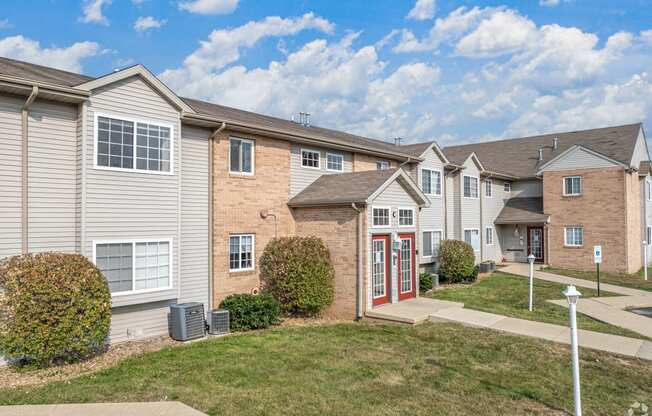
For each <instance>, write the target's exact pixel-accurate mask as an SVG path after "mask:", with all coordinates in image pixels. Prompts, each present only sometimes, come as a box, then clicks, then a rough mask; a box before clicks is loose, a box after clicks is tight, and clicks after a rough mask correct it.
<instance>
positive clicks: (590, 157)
mask: <svg viewBox="0 0 652 416" xmlns="http://www.w3.org/2000/svg"><path fill="white" fill-rule="evenodd" d="M613 166H617V165H616V164H615V163H614V162H611V161H609V160H607V159H605V158H603V157H600V156H596V155H595V154H593V153H590V152H588V151H586V150H584V149H581V148H577V149H574V150H572V151H570V152H569V153H567V154H566V155H565V156H563V157H561V158H559V159H557V160H555V161H554V162H552V163H551V164H550V165H548V166H546V168H545V169H544V170H543V171H544V172H545V171H559V170H575V169H591V168H610V167H613Z"/></svg>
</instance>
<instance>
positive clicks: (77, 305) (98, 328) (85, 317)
mask: <svg viewBox="0 0 652 416" xmlns="http://www.w3.org/2000/svg"><path fill="white" fill-rule="evenodd" d="M0 293H2V294H0V353H1V354H4V355H5V356H7V357H8V358H9V359H11V360H15V361H17V362H19V363H23V364H30V365H35V366H39V367H43V366H47V365H52V364H58V363H62V362H73V361H77V360H79V359H83V358H87V357H89V356H91V355H94V354H96V353H98V352H101V351H103V349H104V347H105V341H106V338H107V336H108V334H109V325H110V323H111V294H110V293H109V287H108V285H107V282H106V279H105V278H104V276H102V273H101V272H100V271H99V269H98V268H97V267H95V265H93V263H91V262H90V261H89V260H88V259H87V258H86V257H84V256H81V255H78V254H63V253H42V254H35V255H31V254H28V255H24V256H15V257H10V258H8V259H6V260H4V261H3V262H2V263H1V264H0Z"/></svg>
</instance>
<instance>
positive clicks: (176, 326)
mask: <svg viewBox="0 0 652 416" xmlns="http://www.w3.org/2000/svg"><path fill="white" fill-rule="evenodd" d="M204 335H206V325H205V321H204V304H203V303H199V302H190V303H180V304H178V305H172V306H170V336H171V337H172V339H175V340H177V341H188V340H190V339H195V338H201V337H203V336H204Z"/></svg>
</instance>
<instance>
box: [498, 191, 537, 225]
mask: <svg viewBox="0 0 652 416" xmlns="http://www.w3.org/2000/svg"><path fill="white" fill-rule="evenodd" d="M548 219H549V215H546V214H544V213H543V198H511V199H509V200H508V201H507V203H506V204H505V207H504V208H503V210H502V211H500V214H498V217H497V218H496V221H494V224H497V225H502V224H544V223H547V222H548Z"/></svg>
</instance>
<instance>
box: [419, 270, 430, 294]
mask: <svg viewBox="0 0 652 416" xmlns="http://www.w3.org/2000/svg"><path fill="white" fill-rule="evenodd" d="M430 290H432V275H431V274H430V273H421V274H420V275H419V292H421V293H425V292H428V291H430Z"/></svg>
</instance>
